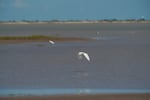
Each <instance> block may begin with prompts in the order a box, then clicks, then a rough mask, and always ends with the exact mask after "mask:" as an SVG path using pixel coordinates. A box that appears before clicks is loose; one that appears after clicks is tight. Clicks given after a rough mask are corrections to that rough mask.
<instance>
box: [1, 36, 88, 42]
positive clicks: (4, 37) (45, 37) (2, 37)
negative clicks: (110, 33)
mask: <svg viewBox="0 0 150 100" xmlns="http://www.w3.org/2000/svg"><path fill="white" fill-rule="evenodd" d="M0 40H37V41H38V40H54V41H83V40H89V39H86V38H78V37H56V36H44V35H31V36H0Z"/></svg>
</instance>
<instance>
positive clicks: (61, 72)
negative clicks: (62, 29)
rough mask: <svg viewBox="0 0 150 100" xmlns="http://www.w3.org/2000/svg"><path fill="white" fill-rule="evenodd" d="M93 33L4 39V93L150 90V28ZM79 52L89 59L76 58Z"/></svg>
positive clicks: (0, 56) (0, 87) (0, 50)
mask: <svg viewBox="0 0 150 100" xmlns="http://www.w3.org/2000/svg"><path fill="white" fill-rule="evenodd" d="M90 37H91V38H95V37H96V38H95V40H93V41H87V42H56V44H55V45H51V44H49V43H48V42H36V43H21V44H0V94H13V93H14V94H15V93H16V94H19V92H20V94H21V93H24V94H28V93H31V92H34V93H35V94H36V93H37V94H39V92H38V91H40V90H42V91H43V93H45V92H46V91H47V92H48V91H49V92H48V93H51V94H53V93H55V92H56V91H57V90H58V91H57V93H63V92H62V91H64V93H74V92H78V93H82V92H83V93H89V91H90V93H91V92H92V93H94V91H95V93H96V91H98V92H97V93H105V92H107V93H113V92H114V93H115V92H116V91H117V93H119V92H120V93H121V92H122V93H123V92H124V93H126V92H129V93H130V92H139V93H140V92H141V93H142V92H150V78H149V76H150V53H149V51H150V34H149V33H139V32H137V33H133V34H130V33H127V34H114V35H113V34H103V35H96V36H90ZM79 51H85V52H87V53H88V54H89V56H90V58H91V61H90V62H88V61H87V60H86V59H82V60H80V59H78V56H77V53H78V52H79ZM59 90H60V91H59ZM15 91H18V92H15ZM21 91H22V92H21ZM29 91H30V92H29ZM44 91H45V92H44ZM50 91H51V92H50ZM52 91H53V93H52ZM68 91H69V92H68ZM71 91H72V92H71ZM11 92H12V93H11ZM34 93H31V94H34ZM41 94H42V93H41Z"/></svg>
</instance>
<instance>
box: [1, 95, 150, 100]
mask: <svg viewBox="0 0 150 100" xmlns="http://www.w3.org/2000/svg"><path fill="white" fill-rule="evenodd" d="M0 100H150V94H101V95H59V96H55V95H54V96H5V97H4V96H3V97H2V96H1V97H0Z"/></svg>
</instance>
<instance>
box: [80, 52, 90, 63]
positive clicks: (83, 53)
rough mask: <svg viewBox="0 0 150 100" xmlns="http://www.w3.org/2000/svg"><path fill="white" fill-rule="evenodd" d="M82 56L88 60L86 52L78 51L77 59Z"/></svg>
mask: <svg viewBox="0 0 150 100" xmlns="http://www.w3.org/2000/svg"><path fill="white" fill-rule="evenodd" d="M83 56H84V57H85V58H86V60H88V61H90V57H89V55H88V54H87V53H86V52H78V57H79V59H82V58H83Z"/></svg>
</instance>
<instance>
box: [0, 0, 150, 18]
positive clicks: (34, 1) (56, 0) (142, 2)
mask: <svg viewBox="0 0 150 100" xmlns="http://www.w3.org/2000/svg"><path fill="white" fill-rule="evenodd" d="M113 18H117V19H139V18H145V19H150V0H0V20H54V19H58V20H85V19H90V20H97V19H113Z"/></svg>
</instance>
